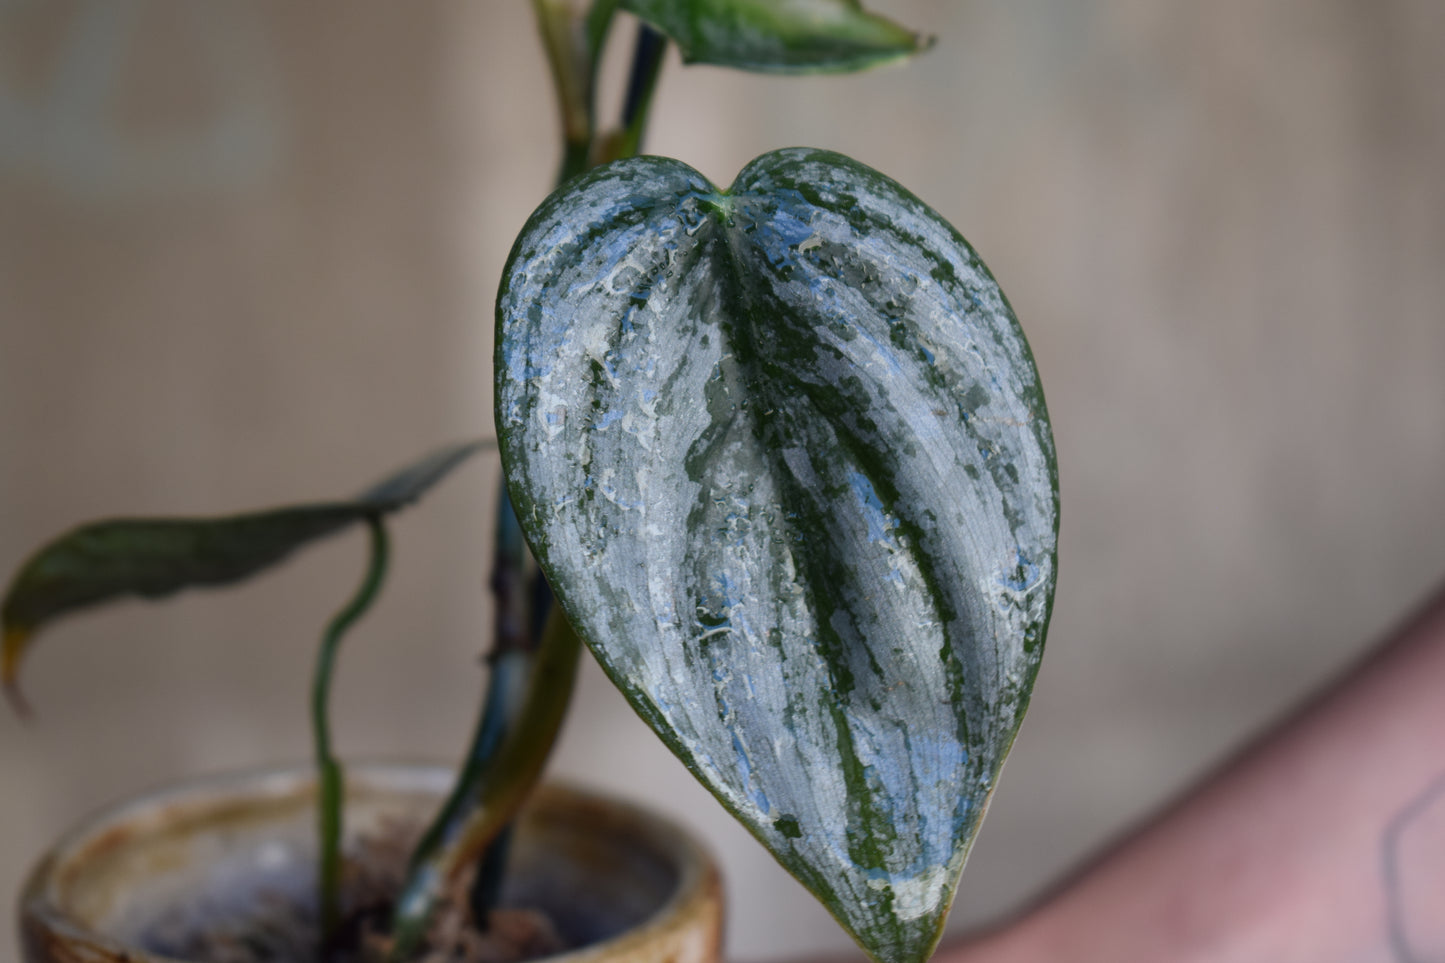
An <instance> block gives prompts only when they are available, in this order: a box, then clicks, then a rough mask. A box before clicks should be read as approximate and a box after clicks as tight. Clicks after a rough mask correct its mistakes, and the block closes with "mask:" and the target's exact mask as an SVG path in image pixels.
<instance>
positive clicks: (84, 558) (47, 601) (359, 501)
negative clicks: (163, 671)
mask: <svg viewBox="0 0 1445 963" xmlns="http://www.w3.org/2000/svg"><path fill="white" fill-rule="evenodd" d="M488 444H489V443H488V442H470V443H467V444H462V445H452V446H449V447H447V448H443V449H441V450H439V451H435V452H432V453H431V454H429V455H427V456H426V457H425V458H423V459H421V460H420V461H418V462H415V463H414V464H411V465H408V466H407V467H406V468H403V469H402V470H401V471H399V472H396V473H395V474H393V475H390V476H388V477H387V478H385V479H383V480H382V481H381V482H379V483H378V484H376V485H374V486H372V487H371V488H369V489H368V490H367V491H366V492H364V493H363V494H361V495H360V496H358V497H357V498H355V499H352V500H350V501H336V502H319V503H314V504H310V505H297V506H292V507H289V508H278V509H273V510H270V511H261V512H249V513H246V514H243V515H230V516H224V517H211V518H120V519H110V520H107V521H100V522H92V523H90V524H88V525H82V526H80V527H79V528H77V529H75V530H74V531H72V532H69V533H67V534H65V535H62V536H61V537H59V538H57V539H55V540H54V541H53V542H50V543H49V544H47V545H45V546H44V547H43V548H41V549H40V550H39V551H38V552H36V553H35V555H34V556H32V557H31V558H30V560H29V561H28V562H26V563H25V565H24V566H23V567H22V568H21V569H20V571H19V572H18V573H16V575H15V578H14V579H13V580H12V581H11V583H10V587H9V589H8V590H7V591H6V593H5V599H4V602H3V604H0V625H3V628H4V645H3V651H0V662H3V666H0V669H3V671H0V680H3V683H4V684H5V686H7V687H13V686H14V683H15V676H16V673H17V672H18V671H19V666H20V657H21V655H22V654H23V652H24V650H25V648H26V647H27V645H28V643H29V641H30V639H31V637H32V636H33V635H34V633H35V631H36V630H37V629H39V628H40V627H41V626H42V625H43V624H44V623H46V622H49V621H50V620H51V619H54V618H57V617H58V616H61V615H64V614H65V613H67V612H71V611H74V610H76V609H80V608H86V607H89V606H92V605H99V604H101V603H103V602H108V601H111V600H113V599H115V598H119V597H124V596H140V597H142V598H161V597H164V596H167V595H170V594H172V593H174V592H178V591H180V590H181V589H184V588H190V587H192V586H198V585H225V584H227V583H230V582H238V581H240V580H242V579H244V578H247V577H249V576H251V575H254V574H256V573H257V572H259V571H261V570H263V569H265V568H269V567H270V566H272V565H275V564H277V563H278V562H280V561H282V560H283V559H285V558H286V557H287V556H289V555H290V554H291V553H292V552H294V551H295V550H296V549H298V548H300V547H301V546H302V545H304V544H306V543H307V542H310V541H313V540H315V539H318V538H322V537H324V536H326V535H331V534H333V533H335V532H337V531H340V530H341V529H343V528H346V527H347V526H349V525H353V524H355V523H357V522H360V521H363V520H365V519H367V518H369V517H372V516H377V515H386V514H390V513H391V512H394V511H397V510H398V509H400V508H404V507H405V506H407V505H409V504H411V503H412V502H414V501H416V499H418V498H420V497H421V496H422V494H424V493H425V492H426V490H427V489H428V488H430V487H431V486H432V485H434V484H436V483H437V482H438V481H440V480H441V479H442V477H443V476H445V475H446V474H447V473H448V472H450V471H451V470H452V469H453V468H455V467H456V466H457V465H459V464H461V463H462V462H463V461H465V460H466V459H467V458H469V457H471V456H472V455H473V454H475V453H476V452H477V451H480V450H481V449H482V448H484V447H486V446H487V445H488Z"/></svg>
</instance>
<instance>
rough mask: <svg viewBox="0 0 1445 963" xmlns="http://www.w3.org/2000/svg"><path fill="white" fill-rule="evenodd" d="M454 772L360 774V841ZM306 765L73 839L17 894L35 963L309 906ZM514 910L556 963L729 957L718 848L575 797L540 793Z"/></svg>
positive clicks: (93, 825) (182, 795)
mask: <svg viewBox="0 0 1445 963" xmlns="http://www.w3.org/2000/svg"><path fill="white" fill-rule="evenodd" d="M450 778H451V775H450V773H449V772H448V771H446V770H445V769H441V768H438V767H429V766H406V765H399V766H398V765H363V766H354V767H352V768H351V770H350V778H349V780H348V794H347V829H348V834H365V833H367V832H369V831H372V832H374V831H377V830H378V829H379V828H380V827H382V826H385V825H395V824H396V823H397V822H398V821H400V822H403V823H406V822H410V823H413V824H417V825H420V824H423V823H424V821H425V820H426V818H427V817H428V816H429V815H430V814H431V813H432V812H433V811H435V809H436V808H437V807H438V806H439V805H440V802H441V800H442V798H443V797H444V794H445V792H446V790H447V788H448V785H449V782H450ZM314 801H315V788H314V784H313V783H312V779H311V774H310V771H309V769H306V768H302V767H297V768H293V769H282V770H269V771H264V772H255V773H244V774H239V775H230V776H219V777H213V778H209V779H202V780H197V781H194V782H190V783H186V784H183V785H180V786H177V787H174V788H170V789H165V790H162V791H160V792H157V793H153V794H149V795H146V796H143V797H140V798H138V799H135V800H133V801H131V802H128V803H123V804H121V805H119V806H117V807H114V808H111V809H109V810H106V811H105V812H103V813H101V814H100V815H98V816H96V817H94V818H93V819H91V820H88V821H87V822H86V823H84V824H83V825H81V826H80V827H78V828H77V829H75V830H74V831H73V832H71V833H70V834H69V835H67V836H66V837H65V838H64V839H62V840H61V841H60V842H59V843H58V844H57V845H56V846H55V847H54V848H53V849H52V850H51V851H50V852H49V853H47V854H46V855H45V856H44V857H43V858H42V860H41V861H40V863H39V865H37V866H36V868H35V869H34V870H33V871H32V873H31V876H30V879H29V881H28V882H27V884H26V886H25V888H24V890H23V892H22V894H21V899H20V924H21V925H20V930H21V943H22V959H23V960H24V961H25V963H175V960H174V958H173V957H167V956H163V955H157V954H156V953H155V952H153V951H148V950H147V949H145V948H144V947H146V946H155V945H157V939H158V938H159V939H160V942H162V943H163V942H164V939H163V936H162V937H158V936H157V934H164V933H165V932H167V931H168V929H174V928H176V927H187V926H192V927H193V926H199V925H204V923H205V921H206V920H207V919H222V918H225V917H226V915H227V913H228V912H229V913H232V914H233V915H234V913H235V912H237V911H238V908H239V907H242V906H245V905H254V903H255V902H256V900H257V896H258V894H266V895H268V896H272V897H275V896H281V897H284V898H295V899H297V900H307V899H310V898H311V880H312V879H313V878H314V876H313V875H312V874H313V870H312V869H311V857H312V854H313V853H314V851H315V843H314V831H313V828H312V821H313V819H314V814H313V805H314ZM511 866H512V874H511V877H510V880H509V882H508V885H507V888H506V890H505V892H504V901H505V902H508V903H511V904H515V905H529V906H537V907H540V908H543V909H545V910H546V911H547V912H548V913H549V914H550V915H551V916H552V917H553V919H554V922H555V923H556V924H557V926H558V928H559V930H561V931H562V932H563V934H564V936H567V937H568V938H569V940H570V941H571V942H572V943H573V944H574V945H577V946H579V947H580V948H579V949H576V950H572V951H570V952H567V953H564V954H560V955H557V956H553V957H550V958H549V960H550V961H552V963H718V961H719V959H720V942H721V932H722V895H721V886H720V882H719V878H718V874H717V868H716V866H715V864H714V863H713V861H712V859H711V857H710V856H709V855H708V853H707V852H706V851H705V850H704V849H703V848H702V847H701V846H700V845H699V844H698V843H697V842H695V841H694V840H693V839H691V837H689V836H688V835H686V834H685V833H684V832H682V831H681V830H680V829H678V828H677V827H676V826H674V825H672V824H671V823H669V822H668V821H666V820H664V819H661V818H659V817H657V816H654V815H652V814H650V813H647V812H645V811H643V810H641V809H638V808H637V807H635V806H631V805H628V804H626V803H622V802H618V801H616V800H613V799H608V798H606V797H601V796H596V795H593V794H590V793H585V792H581V791H578V790H574V789H568V788H563V787H556V786H550V787H546V788H544V789H543V790H541V791H540V792H539V793H538V794H537V796H536V798H535V799H534V801H533V802H532V804H531V805H530V806H529V808H528V810H527V811H526V813H525V814H524V815H523V818H522V819H521V821H520V823H519V829H518V833H517V836H516V840H515V842H514V844H513V849H512V862H511Z"/></svg>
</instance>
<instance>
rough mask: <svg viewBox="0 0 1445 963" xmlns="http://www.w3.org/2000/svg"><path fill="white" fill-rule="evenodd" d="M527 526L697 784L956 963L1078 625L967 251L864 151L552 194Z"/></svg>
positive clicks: (508, 436)
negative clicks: (1001, 798) (1034, 697)
mask: <svg viewBox="0 0 1445 963" xmlns="http://www.w3.org/2000/svg"><path fill="white" fill-rule="evenodd" d="M497 323H498V341H497V343H498V351H497V357H496V377H497V385H496V400H497V405H496V412H497V426H498V431H499V435H500V439H501V449H502V458H503V466H504V471H505V473H506V477H507V482H508V486H509V489H510V492H511V497H512V499H513V502H514V504H515V506H516V508H517V511H518V517H519V519H520V521H521V523H522V526H523V529H524V531H525V532H526V534H527V537H528V539H529V541H530V542H531V544H532V547H533V549H534V551H535V552H536V554H537V557H538V559H539V561H540V563H541V564H542V566H543V568H544V570H545V571H546V574H547V576H548V578H549V579H550V580H551V582H552V585H553V588H554V589H555V591H556V593H557V595H558V597H559V599H560V601H561V604H562V605H563V606H564V607H565V609H566V612H567V614H568V616H569V617H570V618H571V621H572V624H573V625H574V626H575V627H576V628H577V629H578V631H579V633H580V634H581V635H582V636H583V638H584V639H585V640H586V641H587V643H588V644H589V645H590V646H591V647H592V649H593V651H594V653H595V654H596V655H597V657H598V659H599V661H600V662H601V663H602V665H603V667H604V669H605V670H606V671H607V672H608V674H609V675H610V676H611V677H612V679H613V681H614V682H615V683H616V684H617V685H618V686H619V687H620V688H621V689H622V691H623V692H624V693H625V694H626V696H627V698H628V699H629V700H630V701H631V703H632V705H633V706H634V707H635V708H636V709H637V711H638V712H639V713H640V714H641V715H642V716H643V718H644V719H646V720H647V722H648V723H649V724H650V725H651V726H652V727H653V729H655V730H656V731H657V732H658V734H659V735H660V736H661V737H662V738H663V739H664V741H666V743H667V744H668V745H669V746H670V747H671V748H672V749H673V751H674V752H675V753H677V755H678V756H679V757H681V759H682V760H683V762H684V763H686V764H687V766H688V768H689V769H691V770H692V772H693V773H694V774H695V775H696V776H697V777H698V778H699V779H700V780H702V782H703V783H705V784H706V785H707V787H708V788H709V789H710V790H711V791H712V792H713V793H714V794H716V795H717V797H718V798H719V799H720V800H721V801H722V802H723V804H724V805H725V806H727V808H728V809H730V810H731V811H732V812H733V813H734V814H735V815H736V816H737V817H738V818H739V819H740V820H741V821H742V822H743V823H744V824H745V825H746V826H747V827H748V828H749V829H750V830H751V831H752V832H753V834H754V835H756V836H757V837H758V839H760V840H761V841H762V842H763V843H764V845H766V846H767V847H768V848H769V849H770V850H771V851H772V852H773V853H774V854H775V855H776V856H777V858H778V859H779V860H780V861H781V862H782V863H783V865H784V866H786V867H787V868H788V869H789V870H790V871H791V872H792V873H793V874H794V875H795V876H797V877H798V878H799V879H800V880H801V881H802V882H803V883H804V884H805V885H807V886H808V887H809V888H810V889H811V890H812V891H813V892H814V893H815V894H817V896H818V897H819V898H820V899H821V900H822V901H823V902H824V904H825V905H826V906H827V907H828V908H829V909H830V910H831V911H832V912H833V914H834V915H835V916H836V917H837V918H838V919H839V921H840V922H842V924H843V925H844V926H845V927H846V928H847V929H848V930H849V931H850V932H851V933H852V934H853V935H854V936H855V938H857V939H858V941H859V942H860V944H861V945H862V946H863V947H864V948H865V949H867V950H868V951H869V952H870V953H871V954H872V955H873V956H875V957H876V958H877V959H880V960H886V961H899V963H908V961H918V960H922V959H924V958H926V957H927V955H928V954H929V953H930V952H931V951H932V948H933V946H934V945H935V943H936V942H937V939H938V936H939V933H940V931H941V928H942V924H943V920H944V917H945V916H946V914H947V911H948V907H949V904H950V903H951V901H952V897H953V892H954V889H955V887H956V885H957V881H958V877H959V874H960V872H961V871H962V868H963V863H964V860H965V858H966V856H967V853H968V849H969V847H970V845H971V844H972V841H973V839H974V836H975V834H976V833H977V831H978V826H979V822H980V820H981V819H982V817H983V814H984V810H985V808H986V807H987V804H988V800H989V797H990V795H991V793H992V790H993V786H994V782H995V779H996V777H997V775H998V772H999V769H1000V767H1001V766H1002V764H1003V761H1004V756H1005V754H1006V753H1007V751H1008V749H1009V746H1010V745H1011V744H1012V742H1013V739H1014V735H1015V733H1016V732H1017V730H1018V726H1019V723H1020V721H1021V718H1022V716H1023V713H1024V710H1025V708H1026V706H1027V704H1028V700H1029V694H1030V691H1031V688H1032V685H1033V680H1034V676H1035V673H1036V671H1037V668H1038V661H1039V657H1040V655H1041V653H1042V647H1043V641H1044V632H1045V628H1046V626H1047V623H1048V617H1049V612H1050V607H1051V605H1052V598H1053V587H1054V580H1055V545H1056V541H1057V530H1058V496H1057V474H1056V469H1055V463H1054V446H1053V441H1052V437H1051V434H1050V430H1049V423H1048V417H1047V412H1046V410H1045V408H1044V401H1043V396H1042V394H1041V392H1040V388H1039V382H1038V376H1037V373H1036V371H1035V369H1034V365H1033V360H1032V357H1031V355H1030V352H1029V348H1028V345H1027V343H1026V342H1025V340H1024V336H1023V333H1022V331H1021V330H1020V328H1019V326H1018V323H1017V322H1016V320H1015V319H1014V316H1013V313H1012V311H1011V309H1010V308H1009V306H1008V303H1007V302H1006V300H1005V299H1004V296H1003V294H1002V292H1001V291H1000V290H999V287H998V285H997V284H996V283H995V281H994V279H993V278H992V276H991V275H990V274H989V273H988V271H987V269H986V268H985V267H984V265H983V264H982V262H981V261H980V260H979V259H978V257H977V255H976V254H975V253H974V251H973V250H972V248H970V247H969V245H968V244H967V242H965V241H964V239H963V238H962V237H961V236H960V235H959V234H958V232H957V231H955V230H954V229H953V228H952V227H951V226H949V225H948V224H947V223H946V222H945V221H944V220H943V219H942V218H941V217H940V216H939V215H938V214H936V213H935V212H934V211H932V210H931V209H930V208H928V207H927V206H926V205H924V204H923V203H922V202H921V201H919V200H918V199H917V198H915V197H913V196H912V195H911V194H909V193H908V192H907V191H905V190H904V189H903V188H902V187H900V186H899V185H898V184H896V183H894V182H893V181H891V180H889V179H888V178H886V177H884V176H883V175H881V174H879V173H877V172H876V171H873V170H871V169H870V168H867V167H865V166H863V165H862V164H859V163H857V162H855V161H852V160H849V159H848V158H846V157H843V156H841V155H838V154H833V153H829V152H826V151H815V150H805V149H791V150H783V151H776V152H773V153H770V154H765V155H763V156H762V157H760V158H758V159H757V160H755V161H753V162H752V163H751V164H750V165H749V166H748V167H747V168H745V169H744V170H743V171H742V173H741V174H739V176H738V178H737V180H736V182H735V183H734V184H733V186H732V187H731V188H730V189H727V190H722V189H719V188H717V187H714V186H713V185H712V184H710V183H709V182H708V181H707V180H706V179H704V178H703V177H702V176H701V175H700V174H698V173H697V172H696V171H694V170H693V169H692V168H690V167H688V166H686V165H684V164H682V163H680V162H677V161H672V160H667V159H662V158H639V159H634V160H629V161H622V162H619V163H617V164H612V165H609V166H607V167H604V168H600V169H598V170H596V171H594V172H592V173H591V174H589V175H586V176H584V177H581V178H578V179H577V180H575V181H573V182H571V183H570V184H568V185H567V186H565V187H564V188H562V189H561V190H560V191H559V192H558V193H556V194H554V195H553V196H552V197H551V198H549V199H548V200H547V201H546V202H545V203H544V204H543V205H542V206H541V207H540V208H539V209H538V210H537V212H536V213H535V214H533V216H532V218H531V220H530V221H529V222H528V224H527V225H526V227H525V228H524V229H523V232H522V234H521V236H520V237H519V239H518V240H517V243H516V246H515V247H514V248H513V251H512V255H511V258H510V260H509V262H508V265H507V268H506V270H505V272H504V276H503V283H502V290H501V293H500V295H499V300H498V307H497Z"/></svg>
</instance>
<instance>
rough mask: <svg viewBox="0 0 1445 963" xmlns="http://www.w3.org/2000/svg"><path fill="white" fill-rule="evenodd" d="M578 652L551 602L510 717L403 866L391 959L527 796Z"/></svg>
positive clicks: (562, 708) (412, 942) (411, 943)
mask: <svg viewBox="0 0 1445 963" xmlns="http://www.w3.org/2000/svg"><path fill="white" fill-rule="evenodd" d="M581 651H582V643H581V642H580V641H579V640H578V638H577V635H576V633H574V632H573V631H572V626H571V625H570V624H569V623H568V622H567V617H566V616H565V615H563V614H562V610H561V608H559V607H554V608H553V609H552V613H551V615H550V616H549V617H548V619H547V627H546V629H545V630H544V631H543V633H542V640H541V645H540V646H539V647H538V649H537V652H536V657H535V661H534V663H533V665H532V667H531V671H530V672H529V673H528V677H527V679H526V683H525V687H524V689H523V691H522V699H521V703H520V705H518V706H517V707H516V710H515V712H514V713H512V716H513V721H512V723H511V724H510V725H509V726H507V728H506V731H505V732H504V733H503V735H502V736H501V741H500V742H499V743H498V744H497V745H496V747H495V749H494V750H493V751H492V752H491V753H490V754H489V759H488V763H487V764H486V765H485V766H483V767H481V769H480V772H479V775H478V778H477V779H476V780H475V781H473V782H471V783H470V784H468V785H465V786H459V787H458V789H457V791H456V792H454V793H453V797H452V800H449V802H448V808H449V809H451V808H452V806H451V803H452V802H453V801H455V802H457V804H458V805H457V806H456V807H455V811H456V818H455V819H453V820H450V821H448V822H447V823H446V825H445V827H444V835H443V837H441V838H438V839H437V840H436V841H435V842H436V845H434V846H433V847H431V848H430V849H427V848H426V847H423V849H422V850H421V851H419V852H418V854H417V861H416V862H415V863H414V864H413V866H412V867H411V873H410V881H409V883H408V885H407V887H406V889H405V890H403V892H402V894H401V896H400V897H399V898H398V900H397V905H396V915H395V917H394V919H393V920H392V933H393V937H394V942H393V944H392V949H391V957H390V958H391V959H392V960H393V961H396V963H401V961H404V960H407V959H408V958H410V957H411V956H412V955H414V954H415V953H416V951H417V950H418V949H419V948H420V946H421V944H422V941H423V939H424V938H425V936H426V930H427V926H428V924H429V923H430V921H431V913H432V909H433V908H434V907H435V906H436V905H437V902H438V899H439V898H440V896H441V895H442V893H443V892H444V891H445V890H446V889H447V888H448V887H449V886H452V885H454V884H455V883H456V881H457V878H458V876H459V875H460V873H461V872H462V871H463V870H464V869H465V868H466V867H467V866H469V865H471V864H472V863H473V862H475V861H476V860H477V859H478V858H480V857H481V855H482V853H483V852H485V851H486V849H487V847H488V846H489V845H490V844H491V843H492V842H493V841H494V840H495V839H496V838H497V836H498V835H499V834H500V833H502V832H503V830H505V829H506V828H507V826H508V825H510V823H511V821H512V819H513V817H514V816H515V815H516V812H517V810H518V809H519V808H520V807H521V805H522V803H523V802H524V801H525V800H526V798H527V796H528V795H530V794H531V791H532V789H533V787H534V786H535V785H536V783H537V780H538V779H539V778H540V777H541V774H542V769H543V767H544V766H545V765H546V761H547V756H548V755H549V754H550V752H551V749H552V744H553V742H555V741H556V738H557V733H558V731H559V730H560V729H561V727H562V719H563V717H564V716H565V714H566V712H567V704H568V703H569V702H570V701H571V697H572V686H573V684H574V683H575V681H576V678H577V665H578V659H579V656H580V655H581ZM500 667H501V666H500V663H499V666H498V668H500ZM498 674H500V673H498ZM487 711H488V712H490V711H491V707H490V706H488V710H487ZM483 728H484V729H485V726H483Z"/></svg>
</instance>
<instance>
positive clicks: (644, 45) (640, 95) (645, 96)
mask: <svg viewBox="0 0 1445 963" xmlns="http://www.w3.org/2000/svg"><path fill="white" fill-rule="evenodd" d="M666 57H667V38H666V37H665V36H663V35H662V34H660V33H658V32H657V31H656V30H654V29H652V28H651V27H649V26H648V25H647V24H645V23H644V24H641V25H640V26H639V27H638V28H637V42H636V44H635V45H634V46H633V49H632V73H631V74H630V75H629V76H628V78H627V99H626V100H625V101H624V102H623V107H622V138H621V141H620V142H619V145H618V151H617V156H618V157H619V158H621V157H636V156H637V155H638V153H639V152H640V151H641V150H642V138H643V135H644V134H645V133H646V132H647V118H648V113H649V112H650V111H651V109H652V95H653V94H654V93H656V91H657V80H658V78H659V77H661V76H662V65H663V63H664V62H665V60H666Z"/></svg>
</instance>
